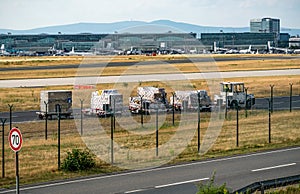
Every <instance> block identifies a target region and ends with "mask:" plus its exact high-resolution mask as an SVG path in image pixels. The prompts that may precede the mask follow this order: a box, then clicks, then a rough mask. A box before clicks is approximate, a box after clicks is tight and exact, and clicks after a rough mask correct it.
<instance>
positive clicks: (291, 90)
mask: <svg viewBox="0 0 300 194" xmlns="http://www.w3.org/2000/svg"><path fill="white" fill-rule="evenodd" d="M292 103H293V83H290V112H292Z"/></svg>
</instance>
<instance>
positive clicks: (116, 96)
mask: <svg viewBox="0 0 300 194" xmlns="http://www.w3.org/2000/svg"><path fill="white" fill-rule="evenodd" d="M122 109H123V95H122V94H120V93H119V92H118V90H115V89H106V90H98V91H94V92H92V95H91V105H90V108H88V109H84V110H82V112H83V114H85V115H91V116H92V115H94V116H99V117H103V116H110V115H111V114H113V113H114V114H121V113H122Z"/></svg>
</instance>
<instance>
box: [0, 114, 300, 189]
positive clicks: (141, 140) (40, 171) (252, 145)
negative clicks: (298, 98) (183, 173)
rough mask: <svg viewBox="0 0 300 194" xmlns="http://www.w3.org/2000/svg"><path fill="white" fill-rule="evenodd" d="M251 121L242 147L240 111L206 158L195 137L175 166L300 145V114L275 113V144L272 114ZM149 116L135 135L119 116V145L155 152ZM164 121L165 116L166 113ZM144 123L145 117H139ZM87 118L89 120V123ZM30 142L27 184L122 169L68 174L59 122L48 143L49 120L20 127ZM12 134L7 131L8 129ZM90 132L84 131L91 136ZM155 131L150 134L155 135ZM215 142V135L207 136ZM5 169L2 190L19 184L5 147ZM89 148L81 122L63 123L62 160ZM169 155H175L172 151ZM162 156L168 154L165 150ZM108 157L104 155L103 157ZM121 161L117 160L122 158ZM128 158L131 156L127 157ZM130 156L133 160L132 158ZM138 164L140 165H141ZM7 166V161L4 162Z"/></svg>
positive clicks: (23, 174)
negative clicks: (59, 163) (59, 159)
mask: <svg viewBox="0 0 300 194" xmlns="http://www.w3.org/2000/svg"><path fill="white" fill-rule="evenodd" d="M201 114H202V117H201V118H202V120H201V142H203V141H204V139H203V138H204V135H205V134H206V133H208V131H207V126H208V124H209V118H210V113H201ZM248 115H249V116H248V118H245V117H244V113H243V111H241V112H240V121H239V129H240V133H239V139H240V141H239V147H236V139H235V137H236V130H235V129H236V127H235V126H236V121H235V111H232V112H229V117H228V118H229V119H228V120H226V121H225V122H224V125H223V127H222V130H221V133H220V135H219V136H218V138H217V140H216V142H215V143H214V144H213V147H212V148H211V149H209V151H208V152H207V153H206V154H205V155H203V156H199V155H198V154H197V136H196V133H195V136H194V138H192V141H191V142H190V143H189V144H188V145H187V146H186V148H185V150H184V151H183V152H182V153H181V154H180V155H178V156H177V157H176V158H175V159H174V160H172V161H171V162H170V163H178V162H183V161H193V160H199V159H203V158H210V157H218V156H224V155H231V154H239V153H246V152H249V151H258V150H263V149H271V148H277V147H283V146H292V145H300V132H299V126H300V120H299V119H297V118H299V116H300V111H293V112H292V113H290V112H287V111H278V112H276V111H275V112H274V113H273V115H272V144H268V122H267V121H268V113H267V112H266V111H257V110H253V111H250V112H249V113H248ZM180 116H181V115H176V123H177V122H178V120H180ZM190 116H191V117H190V118H191V119H192V120H191V121H189V122H188V124H187V125H185V126H184V128H185V129H184V130H187V131H190V130H191V131H194V132H196V129H197V125H196V122H195V118H196V117H197V116H196V114H191V115H190ZM150 117H151V116H145V126H148V128H147V127H144V128H141V127H137V128H136V129H135V130H136V132H140V133H141V134H133V133H132V132H133V131H132V130H131V132H129V131H127V130H125V129H123V128H122V127H121V126H120V125H119V122H125V121H126V122H129V121H127V120H128V118H126V117H125V118H123V120H122V118H117V121H118V122H117V125H116V131H115V133H114V137H115V139H114V140H115V142H116V144H119V145H121V147H126V148H130V149H132V150H136V149H140V150H141V149H145V150H148V149H152V148H155V133H154V130H153V128H154V126H155V125H154V123H153V120H151V118H150ZM160 117H162V115H160ZM134 119H136V120H137V121H139V117H134ZM171 119H172V118H171V115H167V118H166V119H165V120H164V122H165V124H164V125H163V126H162V127H161V128H160V129H159V141H160V143H159V145H163V144H165V143H167V142H168V141H169V140H170V138H171V137H172V136H174V134H175V133H177V132H178V126H177V125H176V126H175V127H173V126H172V125H171ZM88 121H89V119H86V120H85V121H84V122H88ZM100 122H101V125H102V126H103V127H104V129H105V130H106V132H107V135H108V136H109V134H110V118H107V119H105V118H102V119H100ZM17 125H18V127H19V128H20V129H21V131H22V134H23V139H24V144H23V147H22V150H21V151H20V154H19V158H20V180H21V184H25V183H26V184H27V183H32V182H36V181H47V180H53V179H62V178H70V177H75V176H83V175H88V174H95V173H102V172H104V173H105V172H111V171H116V170H118V169H117V168H116V167H112V166H110V165H109V164H107V163H105V162H104V161H102V160H100V159H97V166H96V168H95V169H93V170H91V171H88V172H79V173H66V172H63V171H58V170H57V121H49V124H48V140H45V139H44V122H42V121H41V122H30V123H18V124H17ZM6 130H7V129H6ZM86 130H87V129H86V128H84V132H85V133H86V132H87V131H86ZM147 130H150V133H149V131H147ZM206 138H210V137H206ZM5 145H6V148H5V165H6V168H5V169H6V178H4V179H3V178H0V180H1V181H0V187H4V186H9V185H13V184H14V179H15V177H14V173H15V171H14V170H15V168H14V153H13V152H12V151H11V150H10V148H8V146H7V142H6V143H5ZM74 148H79V149H85V148H86V145H85V144H84V142H83V141H82V139H81V137H80V135H79V133H78V132H77V128H76V126H75V122H74V121H73V120H62V121H61V153H62V154H61V156H62V160H63V158H65V156H66V152H67V151H70V150H71V149H74ZM169 152H172V150H170V151H169ZM160 155H163V153H161V152H160ZM102 157H103V156H102ZM161 157H162V156H161ZM116 158H117V157H116ZM155 158H156V156H155V153H154V152H153V154H150V155H149V154H148V155H147V157H146V158H144V160H142V161H141V162H149V161H151V160H155ZM127 159H128V158H127ZM130 159H131V158H129V159H128V160H130ZM137 160H138V159H136V160H133V161H134V162H138V161H137ZM0 162H1V160H0Z"/></svg>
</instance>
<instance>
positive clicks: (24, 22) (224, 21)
mask: <svg viewBox="0 0 300 194" xmlns="http://www.w3.org/2000/svg"><path fill="white" fill-rule="evenodd" d="M299 8H300V0H0V18H1V19H0V28H2V29H12V30H27V29H33V28H38V27H46V26H53V25H64V24H73V23H80V22H90V23H110V22H119V21H146V22H150V21H154V20H161V19H164V20H173V21H176V22H186V23H191V24H196V25H203V26H218V27H247V26H249V23H250V19H253V18H262V17H274V18H279V19H280V20H281V26H282V27H288V28H300V21H299V18H300V11H299Z"/></svg>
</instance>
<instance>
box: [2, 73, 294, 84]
mask: <svg viewBox="0 0 300 194" xmlns="http://www.w3.org/2000/svg"><path fill="white" fill-rule="evenodd" d="M287 75H300V69H284V70H264V71H234V72H205V73H185V74H184V73H175V74H147V75H124V76H102V77H96V76H92V77H67V78H45V79H17V80H0V88H19V87H44V86H61V85H94V84H101V83H125V82H127V83H129V82H148V81H174V80H179V81H180V80H201V79H204V80H208V79H222V78H238V77H263V76H287Z"/></svg>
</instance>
